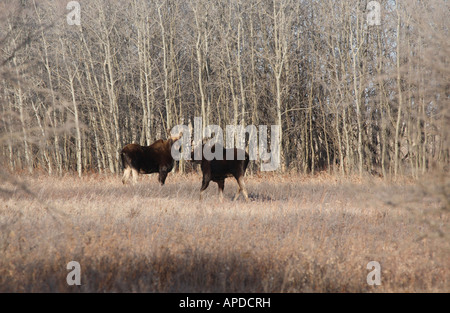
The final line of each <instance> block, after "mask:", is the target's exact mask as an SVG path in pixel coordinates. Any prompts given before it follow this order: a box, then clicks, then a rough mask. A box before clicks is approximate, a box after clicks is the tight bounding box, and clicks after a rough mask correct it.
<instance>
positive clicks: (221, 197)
mask: <svg viewBox="0 0 450 313" xmlns="http://www.w3.org/2000/svg"><path fill="white" fill-rule="evenodd" d="M217 186H218V187H219V201H220V202H222V201H223V189H224V187H225V179H223V180H219V181H218V182H217Z"/></svg>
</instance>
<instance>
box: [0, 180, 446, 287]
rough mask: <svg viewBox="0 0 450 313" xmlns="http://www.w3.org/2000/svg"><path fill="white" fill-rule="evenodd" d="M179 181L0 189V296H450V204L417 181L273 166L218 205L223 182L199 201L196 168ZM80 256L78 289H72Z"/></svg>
mask: <svg viewBox="0 0 450 313" xmlns="http://www.w3.org/2000/svg"><path fill="white" fill-rule="evenodd" d="M171 175H172V176H171V179H170V180H168V182H167V184H166V185H165V186H164V187H160V186H159V184H158V183H157V180H156V178H155V176H154V175H153V176H152V175H150V176H149V177H145V178H142V179H141V180H140V181H139V183H138V184H137V185H134V186H132V185H127V186H123V185H122V184H121V182H120V179H119V178H117V177H114V176H103V175H94V174H93V175H89V176H86V177H84V178H82V179H79V178H78V177H73V176H69V175H67V176H65V177H63V178H54V177H48V176H40V175H35V176H29V175H25V176H21V177H20V178H19V179H20V182H22V183H24V184H26V185H27V186H29V190H28V191H27V192H24V191H23V190H22V188H20V187H16V186H17V185H12V184H11V185H8V183H5V184H4V185H2V189H5V190H6V189H7V190H9V192H8V193H1V194H0V197H1V201H0V202H1V204H0V228H1V237H0V251H1V258H0V291H1V292H403V291H404V292H448V291H449V287H448V286H449V255H450V254H449V251H450V249H449V240H448V226H449V223H448V221H449V216H448V211H447V210H444V209H443V206H444V205H445V203H444V202H443V200H442V199H440V198H439V197H434V196H430V195H426V194H423V193H421V188H420V186H418V185H417V183H413V182H410V181H406V180H405V181H402V182H397V183H392V182H391V183H389V182H386V181H383V180H380V179H377V178H371V179H367V181H363V180H361V179H360V178H354V179H352V178H349V179H340V178H337V177H333V176H326V175H321V176H315V177H305V176H291V175H284V176H281V175H280V176H276V175H274V174H267V175H258V176H251V177H249V178H248V179H247V187H248V191H249V198H250V200H251V201H249V202H244V201H236V202H233V201H231V200H232V196H233V194H234V191H235V190H233V189H232V188H227V189H225V193H224V198H225V201H224V202H223V203H218V202H217V195H216V190H215V188H214V189H208V190H207V191H206V192H205V199H204V200H203V201H202V202H200V201H198V199H197V198H198V197H197V195H198V188H199V186H200V182H201V177H200V175H198V174H191V175H173V174H171ZM411 199H412V200H411ZM70 261H77V262H79V263H80V265H81V284H82V285H81V286H78V287H76V286H68V285H67V283H66V276H67V274H68V272H69V271H68V270H67V269H66V265H67V263H68V262H70ZM370 261H378V262H379V263H380V264H381V286H375V287H374V286H369V285H368V284H367V282H366V277H367V275H368V273H369V270H367V269H366V265H367V263H369V262H370Z"/></svg>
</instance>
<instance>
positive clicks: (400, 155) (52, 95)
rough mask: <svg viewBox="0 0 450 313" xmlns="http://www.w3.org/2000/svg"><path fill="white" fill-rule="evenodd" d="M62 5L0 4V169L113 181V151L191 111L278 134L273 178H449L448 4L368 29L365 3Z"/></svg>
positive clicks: (427, 5)
mask: <svg viewBox="0 0 450 313" xmlns="http://www.w3.org/2000/svg"><path fill="white" fill-rule="evenodd" d="M68 3H69V1H61V0H58V1H56V0H21V1H19V0H13V1H2V2H1V3H0V12H1V13H0V155H1V156H2V161H1V166H2V167H3V168H5V169H8V170H10V171H21V170H22V171H27V172H30V173H32V172H33V171H38V170H39V171H45V172H47V173H48V174H51V175H62V174H63V173H65V172H66V171H73V172H77V173H78V175H79V176H82V175H84V174H85V173H87V172H94V171H95V172H102V173H119V172H121V170H122V169H121V162H120V158H119V153H120V150H121V148H122V147H123V146H124V145H125V144H127V143H131V142H136V143H139V144H141V145H150V144H151V143H152V142H154V141H155V140H157V139H159V138H167V136H168V135H167V134H168V133H169V132H170V130H171V128H172V127H173V126H175V125H178V124H185V125H192V123H193V120H194V118H195V117H201V118H202V121H203V125H208V124H217V125H220V126H221V127H222V128H223V129H225V126H226V125H250V124H251V125H281V145H282V146H281V160H282V166H281V167H280V169H279V171H281V172H286V171H294V172H295V171H298V172H301V173H310V174H314V173H317V172H318V171H329V172H330V173H341V174H345V175H347V174H357V175H363V174H366V173H370V174H374V175H380V176H383V177H395V176H397V175H408V176H412V177H415V178H417V177H419V176H420V175H422V174H423V173H426V172H428V171H429V170H430V169H433V168H437V169H443V170H448V165H449V158H450V155H449V135H450V134H449V125H450V106H449V103H450V101H449V100H450V88H449V87H450V79H449V78H450V67H449V62H448V61H449V56H450V41H449V40H448V38H449V36H448V35H449V34H448V27H449V20H450V19H449V4H448V1H445V0H427V1H418V0H402V1H391V0H380V1H378V2H376V3H379V5H380V10H379V23H373V20H370V17H373V14H375V13H377V14H378V12H375V11H372V10H373V9H374V8H373V7H371V6H373V2H372V3H371V4H370V5H368V3H369V1H365V0H361V1H360V0H358V1H351V0H341V1H334V0H321V1H319V0H259V1H258V0H255V1H245V0H188V1H177V0H156V1H149V0H130V1H119V0H84V1H82V0H80V1H78V3H79V5H80V8H81V11H80V13H81V14H80V23H79V24H80V25H76V23H75V24H74V23H70V16H69V17H68V15H69V14H71V13H73V10H74V9H73V7H68ZM68 19H69V22H68ZM71 24H74V25H71ZM185 166H186V164H185V162H181V163H180V166H178V167H177V170H180V171H185V170H186V167H185ZM258 169H259V166H258V163H257V162H254V164H252V170H253V171H257V170H258Z"/></svg>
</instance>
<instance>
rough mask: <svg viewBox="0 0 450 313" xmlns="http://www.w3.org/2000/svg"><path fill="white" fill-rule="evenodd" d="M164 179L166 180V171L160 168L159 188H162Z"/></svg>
mask: <svg viewBox="0 0 450 313" xmlns="http://www.w3.org/2000/svg"><path fill="white" fill-rule="evenodd" d="M166 178H167V171H166V169H164V168H160V169H159V177H158V181H159V182H160V183H161V186H163V185H164V183H165V182H166Z"/></svg>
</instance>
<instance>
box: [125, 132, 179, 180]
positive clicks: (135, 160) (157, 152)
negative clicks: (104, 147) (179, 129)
mask: <svg viewBox="0 0 450 313" xmlns="http://www.w3.org/2000/svg"><path fill="white" fill-rule="evenodd" d="M180 137H181V135H179V136H175V137H170V138H169V139H167V140H162V139H159V140H157V141H155V142H154V143H153V144H151V145H150V146H141V145H138V144H134V143H132V144H128V145H126V146H125V147H124V148H123V149H122V151H121V153H120V155H121V158H122V166H123V169H124V174H123V177H122V183H124V184H125V183H126V182H127V181H128V179H129V178H130V174H132V175H133V181H134V182H136V181H137V177H138V175H139V174H151V173H159V176H158V181H159V182H160V184H161V185H164V183H165V181H166V178H167V174H168V173H169V172H170V171H171V170H172V169H173V166H174V164H175V161H174V159H173V157H172V154H171V149H172V145H173V143H174V142H175V141H177V140H178V139H180Z"/></svg>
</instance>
